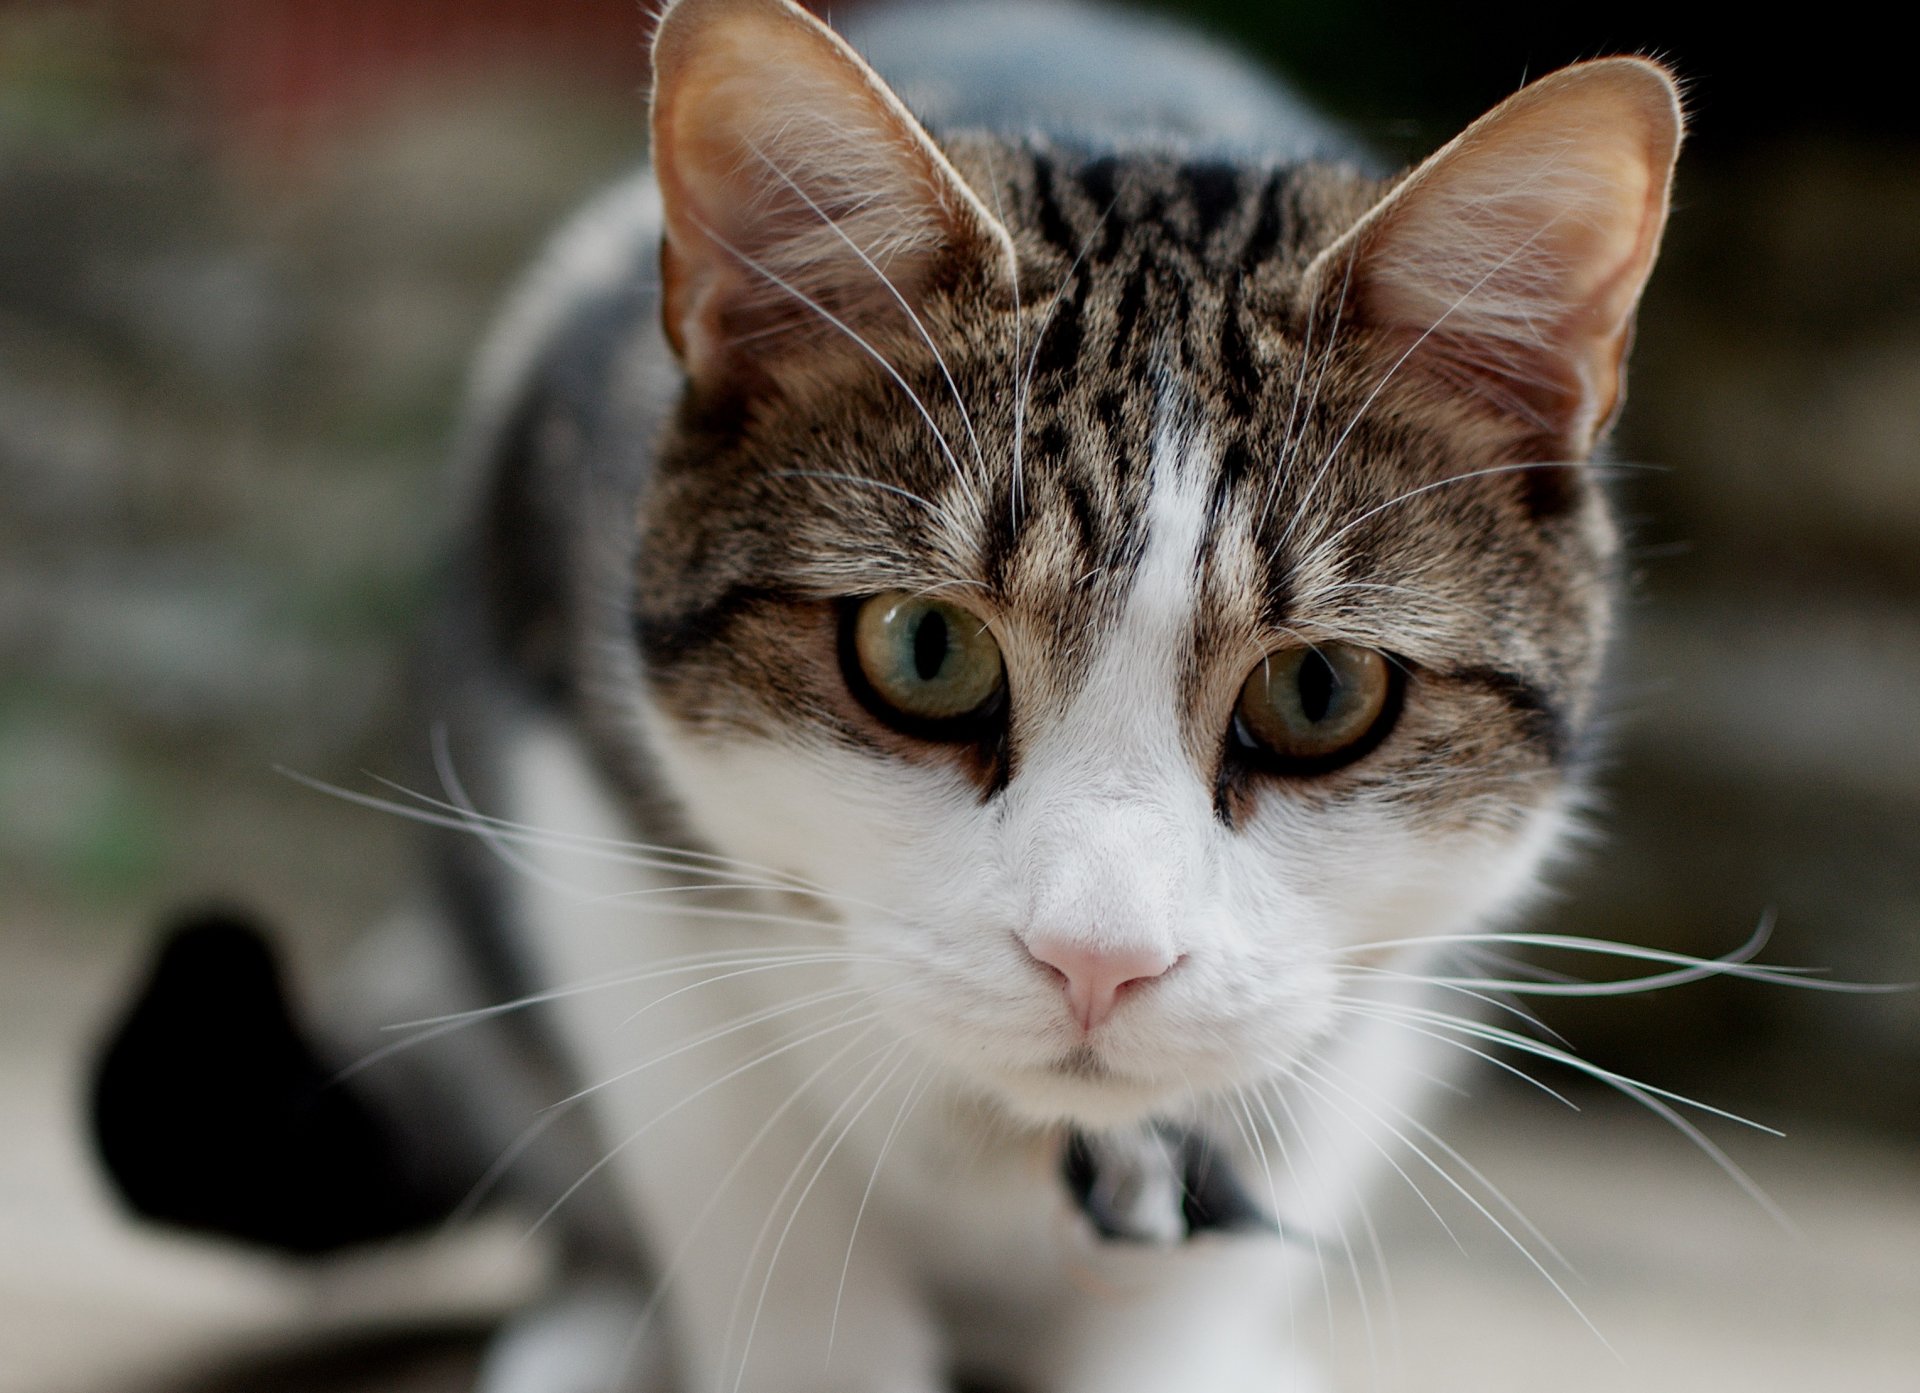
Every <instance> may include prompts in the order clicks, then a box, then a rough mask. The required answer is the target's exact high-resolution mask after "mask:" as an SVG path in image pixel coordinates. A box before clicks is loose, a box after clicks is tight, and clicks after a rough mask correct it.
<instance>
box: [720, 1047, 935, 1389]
mask: <svg viewBox="0 0 1920 1393" xmlns="http://www.w3.org/2000/svg"><path fill="white" fill-rule="evenodd" d="M906 1043H907V1042H906V1041H905V1040H904V1039H902V1040H897V1041H895V1042H894V1044H893V1045H892V1046H891V1047H890V1048H889V1049H888V1050H887V1051H886V1052H885V1053H883V1054H882V1055H881V1056H880V1058H879V1059H878V1060H876V1061H875V1062H874V1065H873V1068H871V1069H870V1070H868V1071H867V1073H866V1074H865V1075H864V1076H863V1077H862V1078H861V1080H860V1082H859V1083H857V1084H855V1085H854V1086H853V1088H852V1089H850V1090H849V1091H848V1093H847V1098H846V1101H845V1102H843V1103H842V1104H841V1105H840V1106H839V1107H838V1108H836V1109H835V1110H834V1112H833V1115H832V1116H831V1117H829V1118H828V1119H827V1121H826V1123H825V1124H824V1125H823V1126H822V1127H821V1129H820V1132H819V1134H818V1135H817V1136H815V1138H814V1143H813V1146H811V1147H809V1148H808V1149H807V1151H806V1153H805V1154H804V1155H802V1156H801V1158H800V1161H799V1163H798V1164H796V1165H795V1167H794V1169H793V1174H792V1175H791V1176H789V1177H788V1179H787V1184H786V1185H785V1186H784V1187H782V1189H781V1191H780V1194H779V1195H778V1196H777V1197H776V1198H775V1199H774V1202H773V1208H772V1209H771V1210H769V1211H768V1214H767V1218H768V1221H769V1224H768V1225H767V1226H763V1227H762V1229H761V1231H760V1236H759V1238H756V1239H755V1241H754V1245H753V1248H752V1250H751V1251H750V1252H749V1253H748V1254H747V1264H748V1271H749V1272H751V1270H752V1264H753V1259H754V1257H755V1256H756V1255H757V1254H758V1253H759V1251H760V1242H761V1240H762V1239H764V1238H765V1237H766V1234H767V1231H768V1228H769V1227H770V1226H771V1221H772V1219H773V1218H774V1216H775V1215H776V1214H778V1213H779V1211H780V1207H781V1205H782V1204H784V1203H785V1201H786V1198H787V1195H788V1194H789V1193H790V1192H791V1191H792V1188H793V1184H794V1182H795V1181H796V1180H798V1179H799V1178H800V1172H801V1170H802V1169H803V1168H804V1167H805V1166H806V1163H807V1161H808V1159H809V1158H811V1156H812V1155H813V1152H814V1151H815V1150H816V1149H817V1148H818V1147H819V1145H820V1143H821V1141H822V1140H824V1139H825V1137H826V1134H827V1132H828V1131H829V1130H831V1128H832V1127H833V1125H834V1124H835V1123H836V1122H839V1120H840V1117H841V1115H842V1114H843V1113H845V1112H846V1110H847V1108H848V1107H850V1106H851V1105H852V1103H853V1101H854V1099H856V1098H858V1097H859V1096H860V1094H861V1092H862V1091H863V1090H866V1088H867V1084H868V1082H869V1081H870V1080H871V1079H872V1078H873V1076H874V1075H875V1074H877V1073H879V1072H880V1070H881V1068H882V1067H884V1066H885V1065H886V1063H887V1061H888V1059H890V1058H892V1057H893V1055H894V1054H896V1053H899V1055H900V1057H899V1058H898V1059H894V1061H893V1065H892V1067H891V1068H889V1069H888V1070H887V1073H886V1075H885V1077H883V1078H882V1079H881V1080H880V1082H879V1083H877V1084H875V1085H874V1086H873V1088H872V1090H871V1091H869V1092H867V1097H866V1101H865V1102H863V1103H861V1104H860V1106H859V1107H858V1108H856V1109H855V1110H854V1112H853V1114H852V1116H850V1117H848V1118H847V1120H846V1122H845V1123H844V1124H843V1125H842V1126H841V1128H840V1132H839V1135H838V1136H836V1137H835V1138H834V1139H833V1142H832V1144H831V1145H829V1146H828V1147H827V1148H826V1150H825V1151H824V1152H822V1153H821V1156H820V1160H819V1162H818V1164H816V1165H815V1166H814V1168H813V1174H812V1175H810V1176H808V1177H807V1183H806V1184H805V1185H804V1186H802V1187H801V1190H800V1193H799V1194H798V1195H796V1196H795V1197H794V1201H793V1204H792V1206H791V1207H790V1208H788V1210H787V1221H786V1223H784V1224H783V1225H781V1227H780V1236H779V1237H778V1238H777V1239H775V1240H774V1244H773V1251H772V1252H771V1253H770V1254H769V1255H768V1257H767V1270H766V1275H765V1276H764V1277H763V1278H762V1279H761V1282H760V1294H759V1296H758V1297H757V1298H755V1300H754V1304H753V1316H752V1318H751V1319H749V1320H748V1322H747V1333H746V1336H745V1338H743V1339H742V1340H741V1342H740V1362H739V1366H738V1369H737V1371H736V1373H735V1374H734V1380H733V1389H734V1393H740V1385H741V1383H742V1382H744V1381H745V1379H746V1376H747V1362H748V1360H749V1359H750V1358H751V1357H752V1355H753V1337H754V1334H755V1332H756V1331H758V1330H759V1328H760V1317H761V1315H762V1314H763V1313H764V1312H765V1310H766V1304H767V1292H768V1291H769V1290H771V1289H772V1287H773V1276H774V1269H775V1268H776V1267H777V1266H778V1265H779V1263H780V1254H781V1251H782V1250H783V1249H784V1248H785V1247H786V1244H787V1237H788V1235H789V1234H791V1233H792V1232H793V1226H794V1224H795V1223H796V1222H797V1221H798V1220H799V1218H800V1210H801V1208H802V1207H803V1206H804V1205H805V1204H806V1202H807V1196H808V1195H810V1194H812V1193H813V1187H814V1186H815V1185H816V1184H818V1183H819V1181H820V1177H821V1176H822V1175H824V1174H825V1173H826V1169H827V1164H828V1162H830V1161H832V1160H833V1158H834V1154H835V1153H836V1152H838V1151H839V1150H840V1146H841V1144H842V1143H843V1142H845V1141H846V1139H847V1137H848V1136H849V1135H851V1134H852V1132H853V1129H854V1127H855V1126H856V1125H858V1123H859V1121H860V1119H861V1118H862V1117H864V1116H866V1113H867V1109H869V1108H871V1107H872V1106H873V1105H874V1103H875V1102H877V1101H878V1100H879V1098H880V1095H881V1094H883V1093H885V1092H886V1089H887V1085H888V1084H890V1083H892V1082H893V1079H894V1076H895V1075H896V1074H898V1073H899V1072H900V1070H901V1068H902V1067H903V1066H904V1065H905V1064H906V1063H907V1060H908V1059H909V1058H910V1057H911V1056H909V1055H907V1054H905V1053H903V1052H902V1051H903V1050H904V1048H905V1046H906ZM742 1294H744V1288H743V1289H742ZM736 1304H737V1303H736Z"/></svg>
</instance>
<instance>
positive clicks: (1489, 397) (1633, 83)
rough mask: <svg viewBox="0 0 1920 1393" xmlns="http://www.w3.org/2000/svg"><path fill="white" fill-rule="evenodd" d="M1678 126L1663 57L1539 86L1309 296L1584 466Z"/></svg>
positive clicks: (1517, 98) (1620, 362)
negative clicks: (1376, 332) (1334, 305)
mask: <svg viewBox="0 0 1920 1393" xmlns="http://www.w3.org/2000/svg"><path fill="white" fill-rule="evenodd" d="M1680 132H1681V112H1680V101H1679V93H1678V90H1677V89H1676V87H1675V85H1674V82H1673V79H1672V78H1671V77H1670V76H1669V75H1668V74H1667V72H1666V70H1665V69H1663V68H1661V67H1659V66H1658V65H1657V64H1654V63H1650V62H1647V61H1645V60H1642V59H1638V58H1609V59H1602V60H1599V61H1597V62H1591V63H1582V64H1578V65H1576V66H1574V67H1570V68H1565V69H1563V70H1561V71H1560V72H1557V73H1554V74H1552V75H1551V76H1548V77H1544V78H1542V79H1540V80H1539V81H1538V82H1535V83H1533V84H1532V85H1531V86H1528V87H1526V88H1524V89H1522V90H1521V91H1520V92H1518V93H1517V94H1515V95H1514V96H1512V97H1510V98H1508V99H1507V100H1506V101H1505V102H1503V103H1501V104H1500V105H1499V106H1497V107H1495V108H1494V109H1493V110H1492V111H1491V112H1489V113H1488V114H1487V115H1485V116H1483V117H1481V118H1480V119H1479V120H1478V121H1476V122H1474V123H1473V124H1472V125H1471V126H1469V127H1468V128H1467V129H1466V131H1465V132H1464V133H1462V134H1461V135H1460V136H1459V137H1458V138H1456V139H1455V140H1454V141H1453V142H1452V143H1451V144H1449V145H1447V146H1445V147H1443V148H1442V149H1441V150H1440V151H1439V152H1438V153H1436V154H1434V155H1433V156H1432V157H1431V158H1429V159H1428V160H1427V161H1426V162H1425V163H1424V164H1422V165H1420V166H1419V167H1418V168H1417V169H1415V170H1414V171H1413V172H1412V173H1411V174H1410V175H1408V176H1407V177H1406V179H1404V180H1403V181H1402V182H1401V183H1399V184H1398V185H1397V186H1395V188H1394V189H1393V191H1392V192H1391V193H1390V194H1388V195H1387V197H1386V198H1385V199H1384V200H1383V201H1382V202H1381V203H1379V204H1378V205H1377V206H1376V207H1375V208H1374V209H1373V210H1372V211H1371V212H1369V213H1368V214H1367V215H1366V216H1365V217H1364V218H1362V219H1361V220H1360V222H1359V223H1358V224H1357V225H1356V226H1355V227H1354V228H1353V229H1352V230H1351V231H1349V232H1348V233H1347V234H1346V235H1345V236H1344V237H1342V238H1341V239H1340V240H1339V241H1338V242H1336V243H1335V244H1334V245H1333V246H1332V247H1330V248H1328V249H1327V250H1326V251H1325V252H1323V253H1322V254H1321V255H1320V256H1319V257H1318V258H1316V259H1315V261H1314V263H1313V264H1312V265H1311V266H1310V267H1309V268H1308V272H1307V279H1306V288H1305V293H1306V295H1307V296H1308V297H1309V300H1308V303H1309V304H1313V305H1316V306H1318V307H1319V308H1320V310H1321V311H1322V312H1324V311H1325V309H1326V307H1327V305H1328V303H1329V302H1335V303H1337V304H1339V306H1340V307H1341V308H1340V312H1341V313H1342V314H1343V315H1344V316H1345V317H1346V318H1347V320H1348V321H1349V322H1356V323H1359V324H1361V325H1363V326H1365V327H1367V328H1371V329H1375V330H1379V331H1383V332H1384V333H1386V334H1387V335H1388V341H1389V343H1390V344H1391V345H1393V347H1392V352H1393V355H1394V361H1396V362H1398V360H1399V359H1400V358H1401V357H1402V356H1403V355H1404V357H1405V359H1406V361H1405V362H1404V364H1402V365H1401V367H1400V370H1401V371H1409V370H1411V371H1415V372H1419V371H1422V370H1424V371H1426V372H1428V373H1430V374H1434V375H1437V376H1438V377H1439V378H1440V379H1441V380H1443V381H1445V382H1446V383H1448V384H1449V385H1450V386H1452V387H1455V388H1458V389H1465V390H1466V391H1468V392H1470V393H1473V394H1476V395H1478V396H1479V397H1480V398H1481V399H1482V400H1484V401H1485V402H1487V403H1488V404H1490V405H1491V406H1492V407H1494V408H1495V409H1496V410H1498V411H1499V412H1500V413H1501V414H1502V415H1503V416H1505V417H1506V418H1508V419H1509V420H1511V421H1513V422H1515V423H1517V424H1518V425H1520V426H1521V427H1522V429H1523V430H1524V431H1525V432H1526V433H1527V435H1528V436H1529V437H1530V438H1529V439H1528V440H1527V441H1526V444H1525V446H1524V448H1527V449H1528V450H1530V451H1533V452H1538V457H1539V458H1541V459H1579V458H1583V457H1584V456H1585V455H1586V454H1587V452H1588V451H1589V450H1590V449H1591V448H1592V447H1593V444H1594V441H1595V440H1596V438H1597V437H1598V436H1599V434H1600V433H1601V431H1602V430H1604V429H1605V427H1606V426H1607V424H1608V423H1609V422H1610V421H1611V419H1612V417H1613V414H1614V411H1615V408H1616V407H1617V406H1618V404H1619V400H1620V395H1621V388H1622V382H1621V378H1622V372H1623V368H1624V360H1625V357H1626V351H1627V345H1628V342H1629V340H1630V339H1631V338H1632V333H1633V313H1634V308H1635V306H1636V305H1637V304H1638V303H1639V299H1640V292H1641V289H1642V288H1643V287H1644V286H1645V285H1646V281H1647V275H1648V273H1649V272H1650V271H1651V270H1652V269H1653V259H1654V254H1655V252H1656V251H1657V250H1658V248H1659V243H1660V232H1661V228H1662V227H1663V226H1664V224H1665V222H1666V216H1667V200H1668V190H1669V187H1670V185H1671V182H1672V175H1673V163H1674V157H1675V156H1676V154H1677V153H1678V151H1679V145H1680Z"/></svg>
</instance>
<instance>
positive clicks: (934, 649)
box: [913, 609, 947, 682]
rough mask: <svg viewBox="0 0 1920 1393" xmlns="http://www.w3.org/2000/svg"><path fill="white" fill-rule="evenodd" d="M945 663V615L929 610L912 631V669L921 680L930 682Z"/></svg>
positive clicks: (938, 673)
mask: <svg viewBox="0 0 1920 1393" xmlns="http://www.w3.org/2000/svg"><path fill="white" fill-rule="evenodd" d="M946 665H947V620H946V616H945V615H943V614H941V613H940V611H939V610H937V609H935V610H929V611H927V614H926V617H925V618H923V619H921V621H920V622H919V624H918V625H916V626H915V628H914V631H913V670H914V671H915V672H916V673H918V674H919V676H920V680H921V681H922V682H931V681H933V679H934V678H936V677H938V676H939V675H940V669H941V668H943V667H945V666H946Z"/></svg>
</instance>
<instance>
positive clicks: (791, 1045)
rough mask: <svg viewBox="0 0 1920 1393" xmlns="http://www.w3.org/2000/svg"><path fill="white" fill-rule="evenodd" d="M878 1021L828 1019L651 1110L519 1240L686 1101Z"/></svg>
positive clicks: (876, 1016)
mask: <svg viewBox="0 0 1920 1393" xmlns="http://www.w3.org/2000/svg"><path fill="white" fill-rule="evenodd" d="M879 1024H880V1013H879V1012H877V1011H874V1012H869V1013H868V1014H867V1015H865V1016H852V1017H851V1018H850V1019H841V1020H837V1021H832V1022H829V1023H828V1024H826V1025H824V1026H821V1027H819V1028H818V1029H816V1030H813V1031H811V1032H810V1033H808V1034H806V1035H803V1036H801V1037H800V1038H799V1039H797V1040H788V1041H786V1042H784V1043H782V1044H780V1045H778V1046H776V1047H774V1048H773V1049H770V1050H767V1051H765V1052H764V1053H762V1054H760V1055H758V1056H756V1057H755V1058H753V1059H750V1060H748V1061H747V1062H746V1063H745V1064H741V1065H737V1066H736V1067H734V1068H732V1069H729V1070H728V1071H727V1072H726V1073H724V1074H722V1075H721V1076H720V1077H719V1078H717V1079H714V1080H713V1081H712V1082H710V1083H707V1084H704V1085H702V1086H701V1087H700V1088H697V1089H695V1090H694V1091H693V1092H692V1093H689V1094H688V1095H687V1096H686V1097H684V1098H682V1099H681V1100H680V1101H679V1102H677V1103H674V1104H672V1105H671V1106H670V1107H668V1108H666V1109H665V1110H664V1111H662V1112H658V1113H655V1114H654V1115H653V1116H652V1117H650V1118H648V1119H647V1120H646V1121H645V1122H644V1123H642V1124H641V1125H640V1126H639V1127H638V1128H636V1129H635V1130H634V1131H631V1132H629V1133H627V1135H626V1136H624V1137H622V1138H621V1139H620V1140H619V1141H618V1142H615V1143H614V1144H613V1146H612V1147H610V1148H609V1149H608V1150H607V1151H606V1153H605V1154H604V1155H602V1156H601V1157H600V1159H599V1160H598V1161H595V1162H594V1163H593V1164H592V1165H591V1166H589V1167H587V1169H586V1170H585V1171H583V1172H582V1173H581V1174H580V1177H579V1179H577V1180H575V1181H574V1182H573V1183H572V1184H571V1185H569V1186H567V1188H566V1189H565V1190H563V1191H561V1193H560V1196H559V1198H558V1199H556V1200H554V1202H553V1203H552V1204H550V1205H548V1206H547V1208H546V1209H545V1210H544V1211H543V1212H542V1213H541V1215H540V1217H539V1218H537V1219H535V1220H534V1221H533V1224H532V1226H531V1227H529V1228H528V1230H527V1232H526V1234H525V1235H524V1236H523V1237H522V1238H521V1242H522V1243H523V1244H525V1243H527V1242H530V1241H532V1239H533V1236H534V1235H535V1234H536V1233H538V1232H539V1231H540V1230H541V1229H542V1228H544V1227H546V1225H547V1224H548V1222H549V1221H551V1220H552V1218H553V1216H554V1215H555V1214H558V1213H559V1212H560V1209H561V1206H563V1205H564V1204H566V1202H567V1201H568V1200H570V1199H572V1198H573V1197H574V1196H575V1195H577V1194H578V1193H580V1190H581V1188H582V1187H583V1186H585V1185H586V1183H587V1182H588V1181H590V1180H592V1179H593V1178H594V1176H596V1175H598V1174H599V1173H600V1172H601V1171H603V1170H605V1169H606V1168H607V1167H608V1166H609V1165H611V1164H613V1162H614V1160H615V1159H616V1158H617V1157H618V1156H619V1155H620V1154H621V1153H622V1152H624V1151H625V1150H626V1149H627V1148H628V1147H630V1146H632V1145H633V1144H634V1143H635V1142H637V1141H639V1140H640V1138H641V1137H643V1136H645V1135H646V1134H647V1133H648V1132H650V1131H652V1130H653V1128H654V1127H656V1126H658V1125H659V1124H660V1123H662V1122H664V1121H666V1120H667V1118H669V1117H671V1116H673V1115H674V1114H675V1113H677V1112H679V1111H680V1110H681V1109H682V1108H684V1107H687V1106H689V1105H690V1104H692V1103H694V1102H695V1101H697V1100H698V1099H700V1098H702V1097H705V1096H706V1095H707V1094H708V1093H711V1092H712V1091H713V1090H714V1089H716V1088H718V1087H720V1085H721V1084H724V1083H728V1082H731V1081H732V1080H733V1079H736V1078H738V1077H739V1076H740V1075H742V1074H744V1073H746V1072H748V1071H749V1070H752V1069H757V1068H759V1067H760V1066H761V1065H763V1064H767V1063H771V1062H772V1061H773V1060H775V1059H778V1058H779V1057H780V1056H782V1055H785V1054H790V1053H792V1052H793V1051H794V1050H797V1049H800V1048H802V1047H803V1046H806V1045H809V1044H811V1043H813V1041H815V1040H818V1039H822V1038H824V1037H826V1036H828V1035H831V1034H833V1033H834V1032H835V1031H836V1030H849V1029H852V1028H853V1027H854V1026H865V1027H866V1029H865V1031H864V1032H863V1033H862V1034H861V1035H860V1036H857V1037H855V1038H856V1040H858V1039H864V1038H865V1037H866V1036H867V1035H870V1034H872V1033H873V1031H874V1030H875V1029H877V1028H878V1027H879ZM569 1101H571V1100H569ZM564 1105H565V1104H564V1103H563V1104H555V1105H554V1106H555V1107H560V1106H564Z"/></svg>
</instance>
